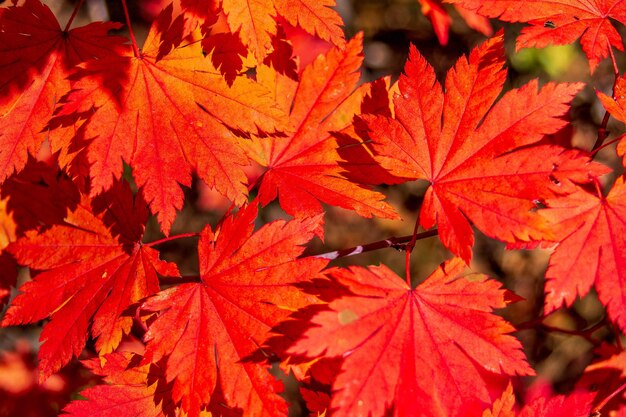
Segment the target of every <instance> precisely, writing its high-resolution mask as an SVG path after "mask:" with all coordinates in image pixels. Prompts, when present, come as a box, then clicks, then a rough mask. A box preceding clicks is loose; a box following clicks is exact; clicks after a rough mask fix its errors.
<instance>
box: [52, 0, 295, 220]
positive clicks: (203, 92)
mask: <svg viewBox="0 0 626 417" xmlns="http://www.w3.org/2000/svg"><path fill="white" fill-rule="evenodd" d="M171 19H172V7H171V6H169V7H168V8H166V9H165V10H164V11H163V12H162V13H161V15H160V16H159V18H158V19H157V20H156V21H155V22H154V23H153V25H152V28H151V30H150V32H149V34H148V38H147V39H146V41H145V44H144V46H143V48H142V50H141V52H140V53H139V55H138V56H132V55H130V54H129V55H127V56H122V57H115V58H109V59H102V60H99V61H94V62H92V63H91V64H90V65H87V66H86V67H85V68H83V69H82V71H79V72H78V74H77V75H76V77H77V78H79V80H78V81H77V83H76V85H75V86H74V91H72V92H71V93H70V94H69V96H67V97H65V99H64V104H63V107H61V108H60V111H59V112H58V113H57V115H59V116H63V115H65V116H67V115H70V114H73V113H76V112H78V113H83V112H86V111H89V110H94V111H95V112H94V113H93V115H91V116H90V117H89V119H88V120H87V126H86V128H85V137H86V138H88V139H90V140H91V142H90V144H89V146H88V159H89V162H90V163H91V169H90V174H91V179H92V194H94V195H95V194H97V193H100V192H102V191H104V190H106V189H107V188H109V187H111V185H112V183H113V175H114V176H116V177H119V176H120V175H121V173H122V170H123V165H122V160H124V161H126V162H127V163H129V164H130V165H131V166H132V167H133V176H134V178H135V180H136V182H137V185H138V186H139V187H141V192H142V194H143V195H144V197H145V199H146V201H148V202H149V204H150V207H151V209H152V210H153V212H155V213H157V217H158V219H159V222H160V223H161V226H162V228H163V230H165V231H166V232H167V231H169V229H170V227H171V225H172V222H173V220H174V217H175V214H176V210H178V209H180V208H181V207H182V204H183V192H182V190H181V189H180V186H179V184H183V185H187V186H189V185H191V172H192V170H195V171H196V172H197V173H198V175H199V176H200V178H202V179H203V180H204V181H205V182H206V183H207V184H208V185H209V186H211V187H215V188H216V190H217V191H218V192H219V193H220V194H222V195H224V196H226V197H227V198H229V199H230V200H232V201H234V202H236V203H237V204H242V203H244V202H245V201H246V193H247V190H246V187H245V185H244V183H245V182H246V177H245V174H244V173H243V171H242V166H243V165H247V164H248V159H247V158H246V157H245V155H244V153H243V151H242V150H241V149H240V148H239V147H238V146H237V145H236V141H235V138H236V137H235V135H234V134H233V132H232V131H233V130H236V131H238V132H250V131H253V132H258V131H259V130H260V131H262V132H265V133H269V132H273V131H274V130H275V129H276V128H279V127H280V126H281V125H282V124H283V123H284V121H282V118H284V115H282V113H281V112H280V111H278V109H277V108H276V106H275V105H274V104H273V102H272V100H271V98H270V96H269V94H268V92H267V91H266V90H265V89H264V88H263V87H262V86H260V85H259V84H257V83H254V82H253V81H251V80H249V79H247V78H245V77H239V78H237V79H235V80H234V81H233V85H232V88H231V87H229V86H228V85H227V83H226V82H225V81H224V79H223V78H222V76H221V75H220V73H219V71H217V70H215V69H214V68H212V66H211V63H210V61H209V60H207V59H205V57H204V56H203V54H202V49H201V46H200V45H199V43H197V42H191V43H189V44H186V45H181V46H179V47H175V48H173V49H172V50H171V51H169V52H167V53H165V54H164V51H163V50H162V48H161V46H162V45H163V42H164V39H165V37H167V38H168V39H170V38H174V37H176V36H177V35H176V34H175V33H171V32H164V30H165V29H170V30H175V29H178V30H180V31H182V30H183V25H182V24H181V21H182V19H183V16H182V15H181V16H179V17H177V18H176V19H175V20H174V21H173V22H172V20H171ZM164 28H165V29H164ZM111 174H113V175H111Z"/></svg>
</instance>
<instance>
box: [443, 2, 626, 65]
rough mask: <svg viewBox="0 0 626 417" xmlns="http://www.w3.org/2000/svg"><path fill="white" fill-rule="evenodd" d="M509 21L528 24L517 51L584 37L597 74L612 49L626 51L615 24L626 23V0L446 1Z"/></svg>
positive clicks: (582, 42)
mask: <svg viewBox="0 0 626 417" xmlns="http://www.w3.org/2000/svg"><path fill="white" fill-rule="evenodd" d="M444 1H445V2H447V3H454V4H460V5H462V6H464V7H466V8H468V9H470V10H474V11H475V12H476V13H478V14H480V15H483V16H487V17H495V18H498V19H500V20H504V21H505V22H525V23H528V24H530V26H528V27H525V28H524V29H522V32H521V34H520V36H519V37H518V38H517V43H516V49H517V50H520V49H522V48H527V47H536V48H543V47H546V46H549V45H568V44H571V43H573V42H575V41H576V40H577V39H578V38H580V43H581V45H582V48H583V51H584V52H585V54H586V55H587V58H588V59H589V68H590V70H591V72H592V73H593V72H594V71H595V69H596V68H597V67H598V63H599V62H600V61H601V60H603V59H604V58H606V57H607V56H608V55H609V52H610V48H611V46H613V47H614V48H616V49H618V50H620V51H623V50H624V46H623V44H622V38H621V37H620V35H619V33H618V32H617V30H616V29H615V27H613V25H612V24H611V21H610V19H615V20H617V21H619V22H620V23H622V24H626V1H624V0H526V1H523V2H521V1H517V0H444Z"/></svg>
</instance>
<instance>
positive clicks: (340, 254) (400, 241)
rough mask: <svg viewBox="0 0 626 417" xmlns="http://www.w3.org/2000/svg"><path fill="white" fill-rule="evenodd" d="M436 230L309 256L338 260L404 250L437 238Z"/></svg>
mask: <svg viewBox="0 0 626 417" xmlns="http://www.w3.org/2000/svg"><path fill="white" fill-rule="evenodd" d="M438 233H439V232H438V230H437V229H433V230H429V231H427V232H422V233H418V234H417V235H409V236H401V237H390V238H389V239H385V240H379V241H378V242H373V243H368V244H366V245H360V246H355V247H352V248H348V249H341V250H335V251H332V252H326V253H320V254H319V255H309V256H311V257H313V258H322V259H328V260H333V259H338V258H345V257H346V256H352V255H358V254H359V253H365V252H371V251H374V250H378V249H386V248H394V249H397V250H404V249H405V247H406V245H407V244H408V243H409V242H411V240H413V239H415V241H418V240H421V239H426V238H429V237H432V236H437V234H438Z"/></svg>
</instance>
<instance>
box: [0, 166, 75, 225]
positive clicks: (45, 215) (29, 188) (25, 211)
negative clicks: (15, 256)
mask: <svg viewBox="0 0 626 417" xmlns="http://www.w3.org/2000/svg"><path fill="white" fill-rule="evenodd" d="M0 195H1V196H2V197H3V198H6V199H7V205H6V208H7V210H8V211H9V212H10V213H11V215H12V216H13V218H14V219H15V223H16V228H15V232H16V234H17V236H22V235H23V234H24V233H25V232H26V231H28V230H34V229H39V231H42V230H43V229H46V228H49V227H50V226H52V225H54V224H61V223H63V221H64V219H65V216H66V214H67V211H68V209H69V210H74V209H76V205H77V204H78V203H79V202H80V193H79V191H78V188H77V187H76V185H75V184H74V183H73V182H72V181H71V180H70V179H69V178H67V176H65V175H64V174H63V172H62V171H60V170H59V168H58V165H57V164H56V161H51V162H50V163H46V162H42V161H35V160H34V159H32V158H29V161H28V162H27V164H26V166H25V167H24V170H23V171H21V172H19V173H17V174H14V175H12V176H11V177H9V178H8V179H7V180H6V181H5V182H4V183H3V184H2V189H1V190H0ZM34 195H36V196H37V198H36V199H33V196H34Z"/></svg>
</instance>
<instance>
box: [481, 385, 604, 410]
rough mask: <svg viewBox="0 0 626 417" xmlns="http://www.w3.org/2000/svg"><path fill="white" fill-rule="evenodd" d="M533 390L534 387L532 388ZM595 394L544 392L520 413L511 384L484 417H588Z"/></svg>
mask: <svg viewBox="0 0 626 417" xmlns="http://www.w3.org/2000/svg"><path fill="white" fill-rule="evenodd" d="M531 388H532V387H531ZM593 397H595V393H593V392H589V391H584V390H576V391H574V392H572V393H570V394H569V395H551V394H550V393H546V392H544V393H543V395H542V396H537V397H535V398H533V399H532V400H531V401H530V402H529V403H528V404H526V405H524V407H523V408H522V409H521V410H520V411H516V408H515V395H514V394H513V387H512V386H511V384H509V386H508V387H507V389H506V390H505V391H504V392H503V393H502V397H501V398H499V399H497V400H496V401H495V402H494V404H493V407H492V408H491V409H490V410H485V411H484V412H483V415H482V417H588V416H590V415H592V414H591V403H592V401H593Z"/></svg>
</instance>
